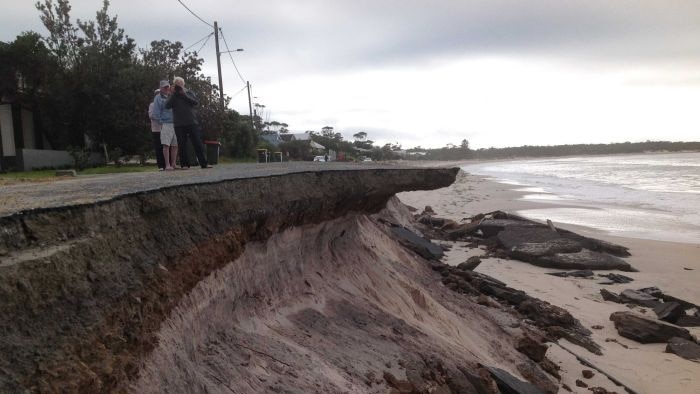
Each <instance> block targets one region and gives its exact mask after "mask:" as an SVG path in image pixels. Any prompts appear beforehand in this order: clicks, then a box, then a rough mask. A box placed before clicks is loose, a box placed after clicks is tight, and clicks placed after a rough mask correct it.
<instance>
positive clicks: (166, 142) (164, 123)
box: [152, 81, 178, 171]
mask: <svg viewBox="0 0 700 394" xmlns="http://www.w3.org/2000/svg"><path fill="white" fill-rule="evenodd" d="M170 94H171V93H170V83H169V82H168V81H160V90H159V91H158V94H157V95H156V97H154V98H153V115H152V117H153V118H155V119H158V121H159V122H160V124H161V131H160V141H159V142H160V146H161V147H160V151H161V152H162V154H163V158H164V161H165V169H166V170H168V171H170V170H174V169H175V163H177V149H178V148H177V145H178V143H177V138H175V127H174V126H173V110H172V109H167V108H165V103H166V102H167V100H168V96H170Z"/></svg>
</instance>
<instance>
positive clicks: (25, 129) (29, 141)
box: [22, 109, 37, 149]
mask: <svg viewBox="0 0 700 394" xmlns="http://www.w3.org/2000/svg"><path fill="white" fill-rule="evenodd" d="M22 137H23V139H24V147H25V148H27V149H36V148H37V146H36V142H35V141H34V114H32V112H31V111H28V110H26V109H22Z"/></svg>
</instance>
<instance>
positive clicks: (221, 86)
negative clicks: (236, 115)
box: [214, 21, 224, 114]
mask: <svg viewBox="0 0 700 394" xmlns="http://www.w3.org/2000/svg"><path fill="white" fill-rule="evenodd" d="M214 42H215V43H216V68H217V69H218V70H219V101H220V102H221V113H222V114H223V112H224V81H223V79H222V78H221V52H219V24H218V23H217V22H216V21H214Z"/></svg>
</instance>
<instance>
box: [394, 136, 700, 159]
mask: <svg viewBox="0 0 700 394" xmlns="http://www.w3.org/2000/svg"><path fill="white" fill-rule="evenodd" d="M465 141H466V140H465ZM685 151H700V142H672V141H645V142H622V143H611V144H571V145H549V146H531V145H525V146H518V147H507V148H493V147H491V148H487V149H484V148H479V149H469V145H468V144H466V145H465V144H464V143H462V144H461V145H459V146H455V145H449V146H447V147H444V148H438V149H421V148H420V147H418V148H414V149H409V150H407V152H408V158H412V159H421V160H468V159H477V160H488V159H512V158H521V157H555V156H581V155H612V154H621V153H645V152H685Z"/></svg>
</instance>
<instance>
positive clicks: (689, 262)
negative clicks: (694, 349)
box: [398, 172, 700, 394]
mask: <svg viewBox="0 0 700 394" xmlns="http://www.w3.org/2000/svg"><path fill="white" fill-rule="evenodd" d="M517 188H522V186H516V185H508V184H501V183H497V182H494V181H491V180H488V179H485V177H482V176H477V175H471V174H468V173H466V172H460V174H459V175H458V177H457V181H456V182H455V183H454V184H453V185H451V186H449V187H447V188H444V189H440V190H435V191H430V192H406V193H401V194H399V195H398V197H399V199H400V200H401V201H402V202H403V203H405V204H407V205H411V206H413V207H415V208H417V209H419V210H422V209H423V208H424V207H425V206H426V205H429V206H431V207H432V208H433V209H434V210H435V212H436V213H437V216H439V217H444V218H448V219H453V220H456V221H460V220H461V219H463V218H465V217H471V216H473V215H476V214H478V213H486V212H491V211H495V210H503V211H507V212H511V213H514V212H517V211H521V210H526V209H540V208H544V209H551V208H554V207H558V206H566V207H576V206H575V205H572V204H559V203H558V202H557V203H543V202H537V201H532V200H522V199H521V197H522V196H524V195H526V194H527V192H522V191H517V190H515V189H517ZM554 224H555V226H556V227H558V228H562V229H566V230H570V231H574V232H577V233H580V234H582V235H585V236H589V237H593V238H598V239H601V240H604V241H609V242H613V243H616V244H619V245H622V246H626V247H628V248H629V249H630V253H631V254H632V256H630V257H628V258H626V260H627V261H629V262H630V264H631V265H632V266H633V267H635V268H636V269H638V270H639V272H634V273H624V274H626V275H628V276H631V277H633V278H634V282H632V283H629V284H615V285H600V284H599V283H598V282H600V280H591V279H577V278H559V277H553V276H550V275H546V273H547V272H552V271H557V270H553V269H548V268H542V267H537V266H534V265H531V264H528V263H525V262H520V261H517V260H504V259H499V258H487V259H483V260H482V264H481V265H479V267H478V268H476V269H475V271H478V272H481V273H484V274H487V275H491V276H493V277H496V278H499V280H501V281H503V282H505V283H506V284H507V285H509V286H512V287H514V288H516V289H519V290H523V291H525V292H526V293H528V294H530V295H532V296H535V297H538V298H540V299H542V300H544V301H547V302H549V303H551V304H554V305H557V306H560V307H562V308H565V309H566V310H568V311H569V312H570V313H572V314H573V315H574V317H576V318H578V319H579V320H580V321H581V322H582V323H583V324H584V326H586V327H589V328H590V327H593V326H602V327H603V328H602V329H600V330H595V329H593V330H591V331H592V332H593V339H594V340H595V341H596V342H597V343H598V344H599V345H601V346H602V347H603V353H604V356H596V355H593V354H591V353H589V352H587V351H586V350H585V349H583V348H579V347H577V346H576V345H573V344H571V343H568V342H567V341H565V340H561V341H559V342H560V343H561V344H562V346H563V347H566V348H567V349H569V350H571V351H573V352H574V353H576V354H577V355H579V356H581V357H583V358H584V359H586V360H588V361H590V362H592V363H593V364H595V365H597V366H599V367H600V368H601V369H602V370H604V371H605V372H606V373H608V374H610V375H611V376H614V377H615V378H616V379H618V380H620V381H621V382H622V383H624V384H625V385H627V386H629V387H631V388H633V389H634V390H635V391H637V392H638V393H660V392H665V393H693V394H698V393H700V364H698V363H693V362H690V361H687V360H683V359H681V358H679V357H677V356H675V355H673V354H668V353H664V349H665V344H646V345H643V344H639V343H637V342H634V341H631V340H628V339H626V338H622V337H620V336H619V335H618V334H617V331H616V330H615V328H614V325H613V323H612V322H611V321H610V320H609V316H610V314H611V313H613V312H615V311H623V310H629V308H627V307H626V306H625V305H622V304H614V303H610V302H604V301H603V300H602V297H601V296H600V289H601V288H605V289H608V290H610V291H613V292H621V291H622V290H625V289H639V288H643V287H649V286H656V287H659V288H660V289H662V290H663V291H664V292H667V293H668V294H671V295H675V296H677V297H679V298H682V299H685V300H687V301H690V302H693V303H696V304H700V288H698V286H697V283H700V261H698V259H697V256H700V245H698V244H691V243H681V242H669V241H656V240H647V239H640V238H631V237H624V236H618V235H612V234H609V233H606V232H604V231H601V230H599V229H596V228H592V227H584V226H579V225H569V224H565V223H556V222H555V223H554ZM483 252H484V251H483V250H481V249H479V248H469V247H467V246H466V244H464V243H462V244H460V243H459V242H457V243H455V245H453V248H452V250H451V251H449V252H448V253H447V256H446V258H445V262H446V263H448V264H451V265H457V264H459V263H461V262H463V261H465V260H466V259H467V258H468V257H470V256H474V255H477V256H478V255H482V254H483ZM685 268H690V269H692V270H686V269H685ZM644 309H646V311H645V313H646V314H649V313H651V315H652V316H653V314H654V313H653V311H651V310H649V309H648V308H644ZM635 312H638V313H640V312H641V308H635ZM688 329H689V331H690V332H691V334H693V335H695V336H696V337H700V328H698V327H695V328H692V327H690V328H688ZM608 339H614V340H615V341H606V340H608ZM547 354H548V355H550V356H551V358H552V359H553V360H554V361H555V362H557V363H558V364H559V365H560V366H561V367H562V371H561V372H562V383H566V384H567V385H568V386H569V387H571V388H572V390H573V392H575V393H588V392H589V391H588V389H584V388H580V387H576V385H575V380H576V379H580V378H581V372H580V371H581V370H582V369H586V368H585V367H584V366H582V365H581V364H580V363H579V362H578V361H577V360H576V359H575V358H574V357H573V356H572V355H571V354H569V353H568V352H566V351H565V350H563V349H562V348H560V347H559V346H557V345H552V346H551V347H550V350H549V352H548V353H547ZM630 360H634V362H633V363H631V362H630ZM596 378H598V376H596ZM593 380H594V379H593ZM602 380H603V379H601V381H600V382H595V383H594V384H598V385H602V386H604V387H608V389H609V390H615V391H617V392H621V391H624V390H622V389H621V388H620V387H616V386H614V385H610V382H609V381H607V384H604V383H605V382H603V381H602ZM589 383H593V382H592V381H590V382H589Z"/></svg>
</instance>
